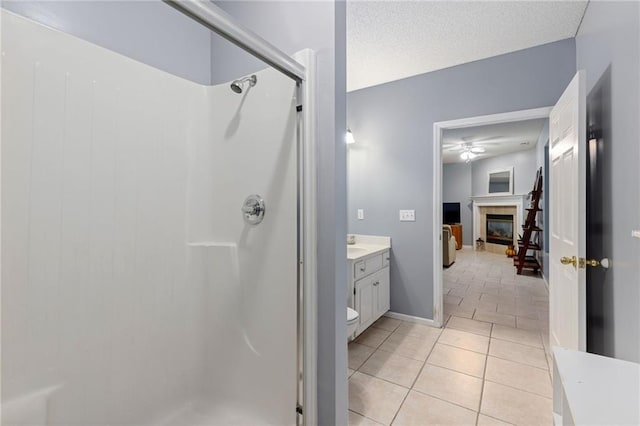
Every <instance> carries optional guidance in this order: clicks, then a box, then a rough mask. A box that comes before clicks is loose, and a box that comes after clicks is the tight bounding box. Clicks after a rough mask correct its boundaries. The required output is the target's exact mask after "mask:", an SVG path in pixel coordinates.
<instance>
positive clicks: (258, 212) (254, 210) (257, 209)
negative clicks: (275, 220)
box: [241, 194, 266, 225]
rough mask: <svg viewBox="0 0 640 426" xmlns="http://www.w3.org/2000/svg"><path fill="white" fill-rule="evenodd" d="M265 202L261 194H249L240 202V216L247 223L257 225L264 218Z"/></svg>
mask: <svg viewBox="0 0 640 426" xmlns="http://www.w3.org/2000/svg"><path fill="white" fill-rule="evenodd" d="M265 209H266V207H265V204H264V200H263V199H262V197H261V196H259V195H257V194H253V195H249V196H248V197H247V198H246V199H245V200H244V203H243V204H242V209H241V211H242V216H243V217H244V221H245V222H246V223H248V224H249V225H257V224H259V223H260V222H262V220H263V219H264V213H265Z"/></svg>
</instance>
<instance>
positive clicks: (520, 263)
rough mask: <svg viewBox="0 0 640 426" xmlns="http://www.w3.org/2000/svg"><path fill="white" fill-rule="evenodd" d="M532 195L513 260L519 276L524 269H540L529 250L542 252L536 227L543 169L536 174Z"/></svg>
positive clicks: (539, 210)
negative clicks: (532, 239) (532, 238)
mask: <svg viewBox="0 0 640 426" xmlns="http://www.w3.org/2000/svg"><path fill="white" fill-rule="evenodd" d="M530 194H531V204H530V206H529V208H527V219H526V221H525V223H524V225H522V228H523V230H524V232H523V235H522V237H521V238H520V239H519V240H518V254H517V255H516V257H515V258H514V259H513V264H514V266H515V267H516V269H517V271H518V275H520V274H522V270H523V269H533V272H538V270H539V269H540V264H539V263H538V259H537V258H536V257H535V256H529V255H528V252H529V250H535V251H538V250H541V247H540V232H542V229H540V228H539V227H538V226H537V225H536V216H537V214H538V212H541V211H542V209H540V207H539V206H540V197H541V196H542V167H540V168H539V169H538V172H537V173H536V181H535V183H534V184H533V191H531V192H530ZM534 232H535V237H534V240H535V242H534V241H531V237H533V236H534Z"/></svg>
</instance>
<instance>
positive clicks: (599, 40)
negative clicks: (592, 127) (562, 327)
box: [576, 1, 640, 362]
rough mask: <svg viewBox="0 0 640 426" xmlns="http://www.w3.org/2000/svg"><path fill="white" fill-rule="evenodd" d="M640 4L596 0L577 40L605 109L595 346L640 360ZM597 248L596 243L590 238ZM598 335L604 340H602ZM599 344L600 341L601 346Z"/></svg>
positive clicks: (594, 283)
mask: <svg viewBox="0 0 640 426" xmlns="http://www.w3.org/2000/svg"><path fill="white" fill-rule="evenodd" d="M639 21H640V4H639V3H637V2H599V1H598V2H593V1H592V2H591V3H589V6H588V8H587V11H586V14H585V16H584V19H583V21H582V25H581V27H580V30H579V32H578V36H577V38H576V61H577V66H578V68H579V69H584V70H586V75H587V93H588V94H589V100H590V102H589V103H590V105H591V106H592V110H591V111H590V112H593V108H600V109H602V111H600V112H599V115H600V118H601V121H600V122H599V123H594V124H596V125H597V126H598V127H599V130H601V131H602V132H603V134H602V137H601V138H600V140H599V152H598V155H599V158H598V162H600V163H601V167H602V169H601V174H602V176H601V181H600V182H599V184H600V185H602V191H601V194H602V200H601V202H600V203H598V204H599V205H600V206H601V207H602V211H601V212H600V213H601V216H602V219H603V220H602V223H600V224H598V228H600V229H601V232H602V234H601V235H599V236H597V237H600V238H601V240H602V242H601V247H599V250H598V251H595V249H598V247H595V248H593V247H592V249H594V251H593V252H592V253H588V254H590V255H593V256H598V255H604V256H607V257H609V258H611V259H612V265H613V266H612V268H611V269H609V270H608V271H606V272H605V271H603V270H601V269H599V270H594V271H593V273H592V272H591V271H589V272H588V274H589V275H588V276H587V287H588V289H589V287H596V288H599V289H601V290H600V291H601V292H600V294H598V298H597V300H591V301H589V300H588V303H597V304H598V305H599V308H600V309H601V315H600V317H599V318H595V321H593V319H592V321H591V322H590V324H589V325H590V327H591V329H588V333H589V334H588V336H587V345H588V349H589V350H590V351H594V352H598V353H602V354H604V355H608V356H613V357H616V358H621V359H626V360H631V361H636V362H639V361H640V342H639V340H640V339H639V336H640V314H639V312H640V279H639V278H638V277H640V239H637V238H632V237H631V230H632V229H640V214H639V213H638V212H639V211H640V179H638V164H639V161H640V143H639V141H640V132H639V130H638V122H639V118H640V107H639V103H640V82H639V76H640V24H639ZM587 245H588V246H589V241H588V242H587ZM594 334H595V335H596V336H598V338H599V340H598V341H596V342H594V341H593V339H592V338H593V337H594ZM593 343H596V346H594V345H593Z"/></svg>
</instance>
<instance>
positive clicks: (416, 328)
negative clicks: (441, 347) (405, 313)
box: [394, 321, 442, 339]
mask: <svg viewBox="0 0 640 426" xmlns="http://www.w3.org/2000/svg"><path fill="white" fill-rule="evenodd" d="M441 332H442V329H440V328H436V327H430V326H428V325H423V324H416V323H412V322H405V321H403V322H402V324H400V326H399V327H398V328H397V329H396V331H395V332H394V333H396V334H404V335H406V336H410V337H416V338H418V339H424V338H438V336H440V333H441Z"/></svg>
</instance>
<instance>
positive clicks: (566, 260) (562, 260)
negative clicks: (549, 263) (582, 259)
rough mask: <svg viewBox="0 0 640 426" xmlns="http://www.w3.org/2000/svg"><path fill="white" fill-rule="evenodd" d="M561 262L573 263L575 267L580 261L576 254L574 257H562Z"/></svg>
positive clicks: (565, 263)
mask: <svg viewBox="0 0 640 426" xmlns="http://www.w3.org/2000/svg"><path fill="white" fill-rule="evenodd" d="M560 263H562V264H563V265H573V266H574V267H575V266H576V264H577V263H578V259H576V257H575V256H572V257H561V258H560Z"/></svg>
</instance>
